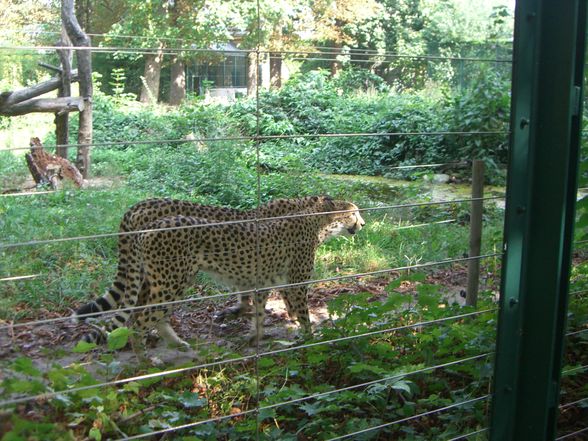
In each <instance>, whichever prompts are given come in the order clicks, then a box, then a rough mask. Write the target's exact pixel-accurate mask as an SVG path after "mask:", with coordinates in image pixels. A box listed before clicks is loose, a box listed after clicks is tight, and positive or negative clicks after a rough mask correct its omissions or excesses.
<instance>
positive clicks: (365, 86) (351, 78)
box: [333, 67, 390, 93]
mask: <svg viewBox="0 0 588 441" xmlns="http://www.w3.org/2000/svg"><path fill="white" fill-rule="evenodd" d="M333 84H334V86H335V88H336V89H337V90H338V91H341V92H343V93H349V92H350V91H353V92H358V91H361V92H369V91H373V92H380V93H381V92H388V91H390V86H389V85H388V84H387V83H386V81H385V80H384V79H383V78H382V77H381V76H379V75H376V74H375V73H373V72H371V71H370V70H368V69H361V68H357V67H355V68H354V67H350V68H349V69H345V70H343V71H341V72H340V73H339V75H338V76H337V77H336V78H335V79H334V80H333Z"/></svg>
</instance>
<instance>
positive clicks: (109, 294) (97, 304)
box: [74, 283, 121, 323]
mask: <svg viewBox="0 0 588 441" xmlns="http://www.w3.org/2000/svg"><path fill="white" fill-rule="evenodd" d="M118 291H119V290H118V289H117V287H116V283H115V284H114V285H113V286H112V287H111V288H109V289H108V291H106V293H105V294H104V295H103V296H102V297H99V298H97V299H96V300H92V301H91V302H89V303H86V304H85V305H82V306H80V307H79V308H78V309H77V310H76V312H75V313H74V321H76V322H78V323H79V322H84V321H86V319H87V318H89V317H87V315H88V314H94V313H97V312H102V311H110V310H112V309H115V308H118V301H119V300H120V297H121V296H120V294H119V292H118ZM92 317H93V316H92Z"/></svg>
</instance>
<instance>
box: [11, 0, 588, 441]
mask: <svg viewBox="0 0 588 441" xmlns="http://www.w3.org/2000/svg"><path fill="white" fill-rule="evenodd" d="M258 14H259V5H258ZM94 36H95V37H105V36H104V35H98V34H94ZM116 37H117V38H129V39H130V38H137V36H128V35H126V36H120V35H119V36H116ZM173 41H179V42H185V40H183V39H173ZM61 49H63V47H61V46H51V45H47V46H25V45H5V46H0V51H6V52H19V51H27V52H32V51H53V50H61ZM68 49H72V50H89V51H92V53H110V54H114V53H123V54H125V53H126V54H134V55H150V54H164V55H177V54H180V53H194V54H206V53H215V54H218V53H222V54H235V53H238V54H244V53H245V54H254V55H256V57H257V59H258V61H259V59H260V57H261V56H266V55H269V56H270V58H271V54H272V53H274V52H275V51H269V50H264V49H263V48H262V47H261V44H260V42H259V41H258V43H257V47H256V48H251V49H245V50H235V51H233V50H219V49H206V48H195V47H191V46H182V47H165V48H163V49H161V48H156V47H153V48H143V47H123V46H91V47H70V48H68ZM352 53H353V54H356V55H365V56H369V57H372V60H354V62H371V63H373V60H374V59H376V60H378V61H381V62H384V61H390V60H394V59H414V60H421V61H427V62H428V61H431V62H437V61H460V62H477V63H487V62H492V63H505V64H508V63H511V62H512V60H510V59H501V58H495V59H494V58H472V57H451V56H437V55H408V54H397V53H390V52H377V51H367V50H366V51H364V52H360V51H353V52H352ZM281 55H282V56H286V57H290V58H291V59H300V60H302V59H304V60H316V61H333V58H332V57H331V58H329V56H333V57H336V56H340V55H347V54H345V53H342V52H341V51H340V50H339V49H337V50H335V49H334V48H327V47H321V48H319V49H317V50H314V51H281ZM256 100H257V106H256V107H257V110H256V119H257V121H256V134H255V135H254V136H226V137H214V138H211V137H199V138H195V139H159V140H154V139H146V140H140V141H137V140H133V141H130V140H121V141H110V142H94V143H89V144H76V143H72V144H57V145H48V146H45V148H49V149H51V148H60V147H66V148H81V147H90V148H108V147H120V146H125V147H127V146H140V145H162V144H170V145H173V144H190V143H191V144H197V143H214V142H232V141H237V142H252V143H254V145H255V149H256V161H257V167H258V172H257V189H256V193H257V205H258V206H259V205H261V200H262V195H261V186H260V180H261V175H260V173H259V166H260V151H261V148H262V143H263V142H265V141H272V140H295V139H308V138H362V137H401V136H410V137H413V136H414V137H432V136H459V137H466V136H490V135H492V136H494V135H504V136H505V137H506V136H508V135H509V134H510V132H509V131H431V132H416V131H415V132H410V131H408V132H378V133H316V134H315V133H300V134H290V135H262V134H261V133H260V121H259V118H260V114H259V109H260V103H259V86H258V87H257V88H256ZM34 148H35V147H33V149H34ZM30 149H31V147H30V146H27V147H24V146H23V147H11V148H8V149H3V150H5V151H12V152H16V151H23V150H30ZM461 164H464V162H463V161H454V162H446V163H430V164H420V165H398V166H392V167H389V169H390V170H412V169H428V168H430V169H433V168H440V167H446V166H456V165H461ZM579 190H586V189H583V188H581V189H579ZM52 193H56V192H55V191H38V192H37V191H28V192H22V193H20V192H11V193H6V194H2V195H0V196H2V197H20V196H41V195H47V194H52ZM499 199H504V196H490V197H482V198H461V199H454V200H442V201H426V202H414V203H402V204H388V205H385V206H378V207H360V208H359V210H358V211H359V212H361V213H370V212H375V211H386V210H399V209H406V208H419V207H430V206H442V205H449V204H458V203H473V202H487V201H495V200H499ZM345 212H346V211H337V212H318V213H310V214H309V213H303V214H291V215H285V216H276V217H259V216H258V214H257V212H255V211H254V212H253V217H252V218H251V219H242V220H235V221H223V222H208V223H206V224H199V225H190V226H186V227H175V226H174V227H170V228H155V229H152V228H144V229H139V230H135V231H128V232H111V233H99V234H88V235H79V236H71V237H68V236H65V237H55V238H47V239H36V238H29V239H24V240H20V241H16V242H3V243H0V252H8V251H10V250H14V249H20V248H23V247H41V246H48V245H54V244H61V243H65V242H80V241H90V240H100V239H107V238H119V239H120V238H121V237H125V236H131V237H133V236H135V235H141V234H145V233H153V232H162V231H163V232H170V231H177V230H181V229H187V230H189V229H196V228H210V227H215V226H227V225H235V224H254V225H255V231H256V232H259V225H261V224H263V223H264V222H275V221H282V220H286V219H297V218H301V217H312V216H320V215H325V214H334V213H345ZM450 222H455V220H453V219H448V220H442V221H436V222H429V223H421V224H414V225H406V226H399V227H398V228H396V229H397V230H402V229H407V228H420V227H425V226H430V225H439V224H445V223H450ZM255 236H256V244H257V245H256V246H257V252H256V256H257V257H259V252H260V251H259V234H256V235H255ZM584 242H587V241H585V240H583V241H577V242H576V244H582V243H584ZM501 256H502V253H488V254H484V255H480V256H472V257H463V258H449V259H446V260H441V261H435V262H427V263H422V264H412V265H404V266H398V267H393V268H383V269H378V270H373V271H366V272H354V273H353V274H345V275H337V276H332V277H324V278H320V279H314V280H307V281H304V282H300V283H286V284H276V285H272V286H263V284H262V283H256V288H254V289H250V290H240V291H231V292H226V293H220V294H216V295H210V296H200V297H190V298H182V299H174V300H170V301H164V302H153V303H149V302H147V303H145V304H141V305H137V306H132V307H118V308H116V309H115V310H112V311H100V312H94V313H90V314H87V315H85V317H87V318H99V317H108V316H111V315H113V314H117V313H120V312H136V311H141V310H145V309H147V308H152V307H162V306H177V305H181V304H192V303H197V302H201V301H204V300H211V299H223V298H227V297H229V296H235V295H259V294H260V293H263V292H267V291H270V290H285V289H289V288H294V287H302V286H309V285H313V284H320V283H327V282H338V281H344V280H357V279H360V278H365V277H377V276H385V275H390V274H392V273H398V272H412V271H420V270H426V269H431V268H434V267H438V266H443V265H453V264H464V263H469V262H473V261H481V260H484V259H490V258H500V257H501ZM258 272H259V271H258V269H257V271H256V277H258V275H257V273H258ZM43 277H46V275H45V274H40V273H36V274H27V275H6V276H4V277H2V278H0V282H24V281H28V280H35V279H39V278H43ZM258 282H259V281H258ZM586 291H587V290H577V291H572V292H571V293H570V295H571V296H574V295H580V294H583V293H584V292H586ZM496 311H497V309H496V308H491V309H481V310H477V311H474V312H467V313H463V314H457V315H452V316H447V317H442V318H438V319H434V320H425V321H415V322H414V323H410V324H406V325H403V326H389V324H387V323H384V324H381V325H380V327H379V329H376V330H371V331H369V332H362V333H360V334H356V335H349V336H345V337H338V338H331V339H327V340H323V341H315V342H311V343H304V344H299V345H298V344H296V345H293V346H289V347H286V348H282V349H276V350H267V351H262V350H261V349H260V345H259V342H257V347H256V348H255V353H254V354H251V355H244V356H238V357H231V358H224V359H221V360H217V361H213V362H206V363H200V364H194V363H193V364H191V365H190V366H187V367H181V368H173V369H165V370H162V371H159V372H155V373H146V374H141V375H135V376H126V377H124V378H120V379H116V380H113V381H103V382H98V383H96V384H91V385H86V386H78V387H68V388H65V389H60V390H55V391H51V392H45V393H40V394H28V395H24V396H17V397H14V396H12V397H8V398H6V399H3V400H2V401H0V406H3V407H6V406H13V405H18V404H24V403H31V402H44V401H46V400H51V399H54V398H56V397H58V396H62V395H69V394H76V393H79V392H83V391H88V390H94V389H102V388H107V387H115V386H121V385H124V384H128V383H131V382H141V381H143V380H150V379H154V378H163V377H170V376H173V375H177V374H185V373H190V372H195V371H200V370H204V369H209V368H212V367H219V366H223V365H226V364H231V363H232V364H235V363H250V364H251V363H253V364H254V365H255V376H256V394H257V400H256V405H255V406H253V407H252V408H250V409H247V410H243V411H239V412H235V413H232V414H230V415H221V416H215V417H211V418H208V419H203V420H199V421H193V422H190V423H186V424H181V425H176V426H171V427H168V428H165V429H162V430H153V431H150V432H148V433H142V434H138V435H133V436H126V435H125V434H121V435H122V436H123V437H122V438H120V439H129V440H132V439H143V438H150V437H154V436H166V435H167V434H169V433H175V432H179V431H182V430H187V429H192V428H195V427H197V426H202V425H206V424H209V423H219V422H222V421H226V420H231V419H235V418H240V417H255V418H256V424H257V426H256V433H257V435H259V429H260V423H259V419H260V418H259V415H260V413H261V412H263V411H268V410H272V409H276V408H280V407H283V406H288V405H292V404H297V403H303V402H307V401H310V400H320V399H322V398H325V397H328V396H331V395H334V394H338V393H342V392H345V391H351V390H353V391H356V390H364V389H366V388H367V387H369V386H372V385H375V384H380V383H386V382H393V381H395V380H401V379H404V378H407V377H410V376H416V375H419V374H425V373H431V372H434V371H437V370H443V369H446V368H451V367H455V366H458V365H462V364H466V363H472V362H480V361H482V360H487V359H488V358H489V357H491V356H492V355H493V352H485V353H482V354H479V355H475V356H469V357H463V358H460V359H458V360H453V361H449V362H444V363H439V364H434V365H431V366H425V367H422V368H418V369H413V370H411V371H408V372H402V373H401V374H395V375H389V376H385V377H382V378H378V379H376V380H371V381H365V382H362V383H359V384H353V385H350V386H346V387H340V388H336V389H333V390H328V391H325V392H320V393H314V394H311V395H307V396H304V397H300V398H296V399H291V400H285V401H280V402H279V403H275V404H270V405H261V404H260V403H261V400H260V386H259V385H260V383H261V381H260V377H259V368H258V363H259V360H260V359H261V358H263V357H272V356H276V355H282V354H287V353H292V352H296V351H301V350H304V349H308V348H313V347H317V346H325V345H335V344H338V343H343V342H351V341H356V340H358V339H364V338H370V337H374V336H379V335H385V334H393V333H396V332H400V331H411V330H412V331H415V330H421V329H423V328H426V327H432V326H436V325H442V324H447V323H452V322H458V321H461V320H466V319H471V318H474V317H479V316H483V315H484V314H494V313H496ZM69 320H71V318H70V317H57V318H49V319H39V320H32V321H28V322H27V321H20V322H13V323H7V324H2V323H0V331H10V330H14V329H19V328H27V327H33V326H42V325H53V324H57V323H61V322H65V321H69ZM587 331H588V329H580V330H575V331H569V332H568V333H567V334H566V336H567V337H571V336H575V335H579V334H582V333H584V332H587ZM587 369H588V366H578V367H574V368H570V369H567V370H564V371H563V372H562V374H563V375H571V374H576V373H578V372H584V371H586V370H587ZM490 399H491V395H490V394H486V395H482V396H474V397H471V398H468V399H463V400H459V401H456V402H453V403H452V404H449V405H446V406H442V407H438V408H435V409H429V410H426V411H422V412H420V413H417V414H414V415H411V416H406V417H404V418H399V419H396V420H393V421H389V422H385V423H382V424H378V425H374V426H373V427H368V428H363V429H361V430H357V431H354V432H351V433H346V434H343V435H340V436H336V437H332V438H330V440H331V441H335V440H342V439H351V438H356V437H359V436H361V435H365V434H368V433H370V432H374V431H379V430H383V429H390V428H392V427H394V426H399V425H402V424H406V423H411V422H414V421H415V420H418V419H423V418H427V417H431V416H436V415H439V414H442V413H445V412H449V411H452V410H455V409H458V408H462V407H467V406H473V405H476V404H478V403H485V402H488V401H489V400H490ZM586 400H588V398H583V399H580V400H575V401H573V402H569V403H566V404H562V405H560V409H566V408H569V407H572V406H576V405H578V404H581V403H584V402H585V401H586ZM469 429H470V430H471V428H469ZM488 430H489V429H488V428H476V430H474V431H471V432H469V433H466V434H464V435H460V436H457V437H453V438H451V439H447V440H446V441H457V440H462V439H468V438H469V437H473V436H476V435H482V434H485V433H486V432H488ZM586 431H588V428H586V429H581V430H577V431H575V432H572V433H568V434H565V435H563V436H560V437H559V438H557V439H558V440H559V439H568V438H571V437H574V436H577V435H581V434H583V433H584V432H586Z"/></svg>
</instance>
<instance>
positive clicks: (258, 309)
mask: <svg viewBox="0 0 588 441" xmlns="http://www.w3.org/2000/svg"><path fill="white" fill-rule="evenodd" d="M268 297H269V291H267V290H265V291H261V292H256V293H255V294H254V295H253V306H254V308H255V313H254V315H253V318H252V322H251V324H252V329H251V337H250V338H249V343H250V344H257V343H259V342H260V341H261V340H262V338H263V321H264V320H265V304H266V303H267V298H268Z"/></svg>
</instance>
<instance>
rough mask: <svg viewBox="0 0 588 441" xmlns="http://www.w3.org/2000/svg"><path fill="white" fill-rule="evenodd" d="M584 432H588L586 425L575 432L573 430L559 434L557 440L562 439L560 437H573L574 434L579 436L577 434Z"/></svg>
mask: <svg viewBox="0 0 588 441" xmlns="http://www.w3.org/2000/svg"><path fill="white" fill-rule="evenodd" d="M583 433H588V427H585V428H584V429H580V430H576V431H575V432H571V433H567V434H565V435H563V436H559V437H557V438H555V439H556V441H558V440H560V439H568V438H571V437H573V436H577V435H581V434H583Z"/></svg>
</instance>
